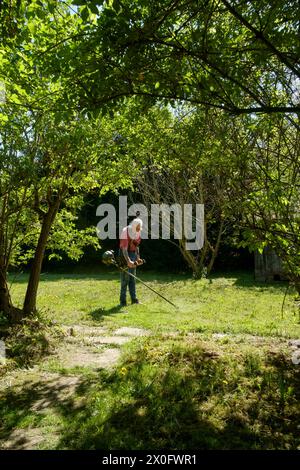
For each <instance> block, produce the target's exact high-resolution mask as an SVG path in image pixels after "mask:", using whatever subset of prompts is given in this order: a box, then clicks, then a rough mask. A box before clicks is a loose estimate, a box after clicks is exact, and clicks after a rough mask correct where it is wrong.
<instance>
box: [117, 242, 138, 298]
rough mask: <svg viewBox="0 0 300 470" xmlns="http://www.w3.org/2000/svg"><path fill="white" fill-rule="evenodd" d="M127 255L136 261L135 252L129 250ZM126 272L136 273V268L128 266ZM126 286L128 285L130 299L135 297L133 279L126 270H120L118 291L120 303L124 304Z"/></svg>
mask: <svg viewBox="0 0 300 470" xmlns="http://www.w3.org/2000/svg"><path fill="white" fill-rule="evenodd" d="M128 256H129V258H130V259H131V261H136V258H137V255H136V253H135V252H132V251H129V252H128ZM128 272H129V273H131V274H134V276H135V275H136V268H128ZM127 286H128V287H129V294H130V297H131V301H134V300H135V299H136V291H135V279H134V277H132V276H128V274H127V271H122V272H121V292H120V303H121V304H126V292H127Z"/></svg>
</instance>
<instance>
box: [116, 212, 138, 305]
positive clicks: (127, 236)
mask: <svg viewBox="0 0 300 470" xmlns="http://www.w3.org/2000/svg"><path fill="white" fill-rule="evenodd" d="M142 227H143V222H142V220H141V219H139V218H138V217H137V218H135V219H134V220H133V221H132V222H131V223H130V224H129V225H128V226H127V227H125V228H123V230H122V233H121V237H120V255H123V257H124V259H125V261H126V263H127V266H128V272H129V273H131V274H133V275H134V276H135V275H136V266H138V265H139V264H142V261H141V258H140V251H139V244H140V243H141V230H142ZM127 285H128V287H129V294H130V297H131V303H132V304H138V303H139V301H138V299H137V298H136V287H135V279H134V277H132V276H128V274H127V272H126V271H122V272H121V292H120V306H121V307H125V306H126V305H127V303H126V292H127Z"/></svg>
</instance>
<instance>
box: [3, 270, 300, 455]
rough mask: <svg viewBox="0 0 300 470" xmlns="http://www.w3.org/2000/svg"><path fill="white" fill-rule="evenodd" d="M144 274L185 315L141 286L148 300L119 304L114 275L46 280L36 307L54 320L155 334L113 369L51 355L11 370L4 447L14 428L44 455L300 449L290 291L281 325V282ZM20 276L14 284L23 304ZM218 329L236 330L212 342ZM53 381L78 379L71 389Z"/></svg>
mask: <svg viewBox="0 0 300 470" xmlns="http://www.w3.org/2000/svg"><path fill="white" fill-rule="evenodd" d="M141 276H142V278H143V280H144V281H146V282H149V284H150V285H151V286H152V287H154V288H155V289H157V290H158V291H160V292H161V293H162V294H163V295H165V296H166V297H168V298H170V300H172V301H173V302H174V303H175V304H176V305H178V307H179V309H178V310H175V309H173V308H172V307H171V306H170V305H168V304H167V303H165V302H164V301H163V300H161V299H160V298H158V297H156V296H155V295H154V294H153V293H152V292H150V291H148V290H147V289H146V288H145V287H144V286H142V285H138V297H139V298H141V299H142V300H143V302H144V304H143V305H134V306H128V307H127V308H126V309H119V308H118V307H117V304H118V296H119V279H118V275H117V274H116V273H114V272H107V273H106V274H94V275H91V276H89V275H86V274H81V275H74V274H73V275H63V274H60V275H50V274H47V275H44V276H42V281H41V284H40V289H39V298H38V304H39V308H40V310H41V312H42V316H46V317H47V318H48V319H52V320H55V321H56V322H57V323H58V325H59V324H65V325H68V324H69V325H71V324H80V323H81V324H89V325H99V326H106V327H108V328H109V329H111V330H114V329H116V328H118V327H120V326H132V327H143V328H146V329H149V330H151V333H152V334H151V336H149V337H140V338H136V339H134V340H132V341H131V342H130V343H127V344H126V345H124V346H123V347H122V348H123V349H122V350H123V355H122V357H121V360H120V362H119V363H118V365H117V366H116V367H115V368H114V369H113V370H111V371H107V370H98V371H95V370H91V369H89V368H88V367H82V368H81V367H77V368H67V367H63V366H62V364H61V362H60V361H59V360H57V358H56V357H54V356H49V357H48V358H46V359H44V361H43V362H41V363H40V364H38V365H37V366H36V367H35V368H34V369H30V370H29V371H26V370H20V371H14V372H13V374H14V375H13V378H14V385H13V386H12V387H9V388H7V389H3V388H2V391H1V399H0V415H1V416H3V417H4V420H3V422H2V425H1V423H0V442H1V440H2V442H7V441H8V440H9V439H13V438H14V439H15V440H16V437H15V435H14V431H15V430H19V432H21V433H23V434H24V436H29V435H30V432H31V431H32V432H33V434H34V432H37V433H40V437H41V439H40V442H39V444H38V448H40V449H111V450H114V449H128V450H130V449H180V450H184V449H297V448H298V449H299V448H300V440H299V429H298V428H297V426H298V425H299V418H300V407H299V398H300V377H299V366H295V365H293V364H292V362H291V350H290V349H289V348H288V346H287V341H284V340H286V338H288V337H291V338H293V337H298V338H299V335H300V325H299V318H298V312H297V310H296V306H295V304H294V302H293V298H294V293H293V292H292V291H290V292H289V293H288V295H287V298H286V302H285V307H284V315H283V318H281V305H282V301H283V296H284V293H285V289H286V284H285V283H280V282H279V283H274V284H271V285H270V284H259V283H256V282H254V281H253V279H252V276H251V275H249V274H247V273H236V274H231V275H216V276H214V277H212V279H209V280H207V279H203V280H200V281H193V280H191V279H189V278H188V277H186V276H171V275H170V276H163V275H158V276H154V275H152V274H149V273H146V274H143V273H142V274H141ZM25 281H26V278H25V277H21V278H19V279H18V282H17V283H15V284H14V285H13V288H12V296H13V299H14V301H15V303H19V305H20V304H21V302H22V298H23V296H24V291H25V287H26V282H25ZM221 332H223V333H229V334H228V335H225V336H221V335H219V336H218V337H216V336H214V335H213V334H214V333H221ZM247 334H251V335H259V336H263V337H264V338H256V337H255V336H251V337H250V336H248V335H247ZM59 341H63V337H60V338H59ZM41 373H42V374H46V376H47V377H49V379H50V380H53V383H52V386H51V387H49V385H47V384H46V382H45V381H44V382H43V381H41V380H40V379H39V377H40V374H41ZM47 374H48V375H47ZM51 374H52V375H51ZM53 374H57V376H58V377H60V378H62V377H67V378H68V377H72V376H76V377H77V378H78V383H77V385H76V387H75V389H74V391H73V392H72V394H69V395H68V394H65V393H64V390H63V389H62V388H61V387H62V385H61V384H60V385H58V386H57V387H56V385H55V377H54V379H53ZM51 377H52V378H51ZM4 380H5V379H4ZM7 380H10V379H9V377H8V379H7ZM45 402H46V403H47V406H46V407H44V408H43V409H42V410H40V411H37V410H36V404H37V403H45Z"/></svg>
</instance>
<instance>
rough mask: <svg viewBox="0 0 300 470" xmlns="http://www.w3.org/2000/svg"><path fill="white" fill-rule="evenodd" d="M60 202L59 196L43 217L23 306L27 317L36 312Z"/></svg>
mask: <svg viewBox="0 0 300 470" xmlns="http://www.w3.org/2000/svg"><path fill="white" fill-rule="evenodd" d="M60 202H61V198H60V197H59V196H57V198H56V200H55V202H54V203H53V204H52V205H51V206H50V207H49V209H48V212H47V213H46V214H45V216H44V217H43V223H42V228H41V233H40V236H39V240H38V244H37V247H36V250H35V255H34V259H33V262H32V265H31V269H30V275H29V281H28V285H27V290H26V296H25V300H24V305H23V312H24V315H25V316H28V315H31V314H32V313H34V312H35V311H36V299H37V291H38V285H39V280H40V274H41V269H42V263H43V259H44V254H45V250H46V246H47V241H48V237H49V233H50V230H51V227H52V224H53V221H54V219H55V216H56V214H57V211H58V209H59V206H60Z"/></svg>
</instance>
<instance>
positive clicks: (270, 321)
mask: <svg viewBox="0 0 300 470" xmlns="http://www.w3.org/2000/svg"><path fill="white" fill-rule="evenodd" d="M140 275H141V277H142V279H143V280H144V281H145V282H148V283H149V285H150V286H151V287H153V288H154V289H156V290H158V291H159V292H161V293H162V294H163V295H164V296H165V297H167V298H169V299H170V300H171V301H172V302H173V303H175V304H176V305H177V306H178V307H179V308H178V310H175V309H174V308H173V307H172V306H171V305H169V304H168V303H167V302H165V301H164V300H162V299H160V298H159V297H158V296H156V295H155V294H154V293H152V292H151V291H149V290H148V289H147V288H146V287H144V286H143V285H142V284H138V286H137V293H138V297H139V298H140V299H141V300H142V301H143V305H137V306H131V305H130V306H128V307H127V308H126V309H119V308H118V307H117V305H118V301H119V277H118V274H117V273H114V272H109V271H108V272H107V273H105V274H94V275H92V276H89V275H86V274H82V275H72V274H71V275H63V274H61V275H53V274H47V275H43V276H42V277H41V283H40V287H39V295H38V306H39V309H40V310H41V311H42V312H43V313H45V314H46V316H47V317H48V318H52V319H53V320H56V321H58V322H59V323H64V324H74V323H78V322H85V323H93V324H100V323H101V324H104V325H105V326H108V327H111V328H115V327H118V326H126V325H129V326H137V327H143V328H147V329H151V330H152V331H154V332H166V331H175V330H178V331H204V332H231V333H249V334H256V335H262V336H285V337H297V336H299V334H300V324H299V314H298V312H297V310H296V306H295V303H294V302H293V297H294V294H293V292H292V291H290V292H289V293H288V295H287V298H286V301H285V305H284V315H283V319H282V318H281V306H282V301H283V297H284V293H285V289H286V284H285V283H281V282H277V283H274V284H260V283H256V282H254V281H253V277H252V275H251V274H248V273H237V274H232V275H226V276H224V275H223V276H222V275H220V276H217V275H216V276H214V277H212V278H211V279H202V280H198V281H193V280H191V279H190V278H188V277H186V276H179V275H177V276H172V275H169V276H165V275H152V274H148V273H147V274H143V273H141V274H140ZM25 280H26V278H25V277H21V278H19V279H18V282H17V283H15V284H14V285H13V287H12V296H13V299H14V301H15V303H16V304H17V305H19V306H20V305H21V304H22V300H23V297H24V291H25V287H26V283H25ZM124 310H125V312H127V313H125V312H124Z"/></svg>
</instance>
